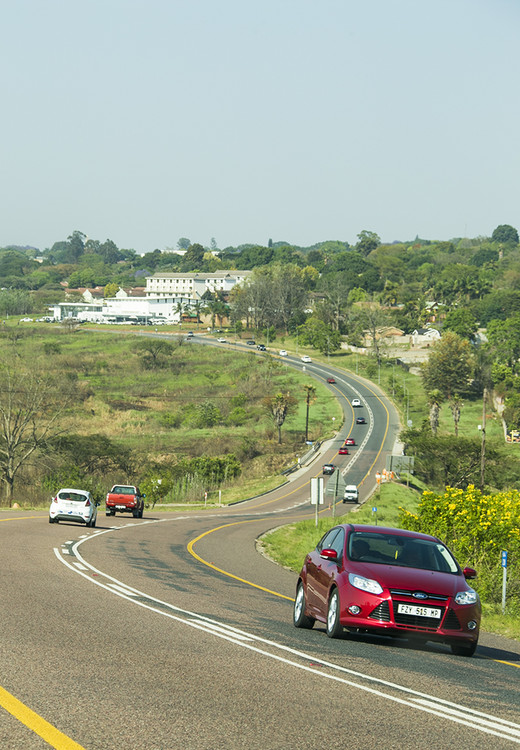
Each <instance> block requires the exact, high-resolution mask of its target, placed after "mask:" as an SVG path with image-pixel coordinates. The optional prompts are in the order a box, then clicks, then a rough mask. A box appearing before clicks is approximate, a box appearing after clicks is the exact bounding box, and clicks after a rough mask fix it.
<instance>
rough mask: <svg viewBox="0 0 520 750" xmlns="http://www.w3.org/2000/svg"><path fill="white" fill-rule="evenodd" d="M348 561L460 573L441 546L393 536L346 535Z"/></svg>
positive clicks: (367, 533)
mask: <svg viewBox="0 0 520 750" xmlns="http://www.w3.org/2000/svg"><path fill="white" fill-rule="evenodd" d="M348 557H349V559H350V560H353V561H357V562H367V563H380V564H381V565H398V566H401V567H407V568H420V569H421V570H434V571H438V572H441V573H460V568H459V566H458V565H457V563H456V561H455V559H454V557H453V556H452V554H451V552H450V551H449V549H448V548H447V547H445V546H444V545H443V544H441V543H440V542H435V541H433V540H429V539H414V538H411V537H407V536H400V535H396V534H384V533H377V532H359V531H353V532H352V533H351V534H350V535H349V541H348Z"/></svg>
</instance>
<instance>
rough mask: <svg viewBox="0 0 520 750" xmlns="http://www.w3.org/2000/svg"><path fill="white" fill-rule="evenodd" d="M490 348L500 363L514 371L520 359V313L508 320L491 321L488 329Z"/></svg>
mask: <svg viewBox="0 0 520 750" xmlns="http://www.w3.org/2000/svg"><path fill="white" fill-rule="evenodd" d="M487 337H488V346H489V348H490V350H491V351H492V352H493V355H494V357H495V359H496V361H498V362H502V363H504V364H507V365H509V367H511V368H512V369H513V370H515V368H516V364H517V362H518V359H519V358H520V313H518V312H517V313H515V314H514V315H512V316H511V317H510V318H507V320H491V321H490V322H489V325H488V328H487Z"/></svg>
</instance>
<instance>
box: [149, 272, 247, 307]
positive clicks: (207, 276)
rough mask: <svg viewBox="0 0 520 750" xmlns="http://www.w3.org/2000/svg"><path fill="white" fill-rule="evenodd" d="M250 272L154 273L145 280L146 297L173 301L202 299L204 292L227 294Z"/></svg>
mask: <svg viewBox="0 0 520 750" xmlns="http://www.w3.org/2000/svg"><path fill="white" fill-rule="evenodd" d="M251 273H252V272H251V271H216V272H215V273H204V272H202V271H198V272H195V273H167V272H161V271H159V272H158V273H154V274H153V276H148V278H147V279H146V289H145V294H146V296H147V297H172V298H173V299H174V300H175V301H181V300H182V301H183V302H184V301H185V300H186V299H188V300H191V302H192V303H194V302H197V301H199V300H201V299H202V297H203V295H204V293H205V292H211V293H212V294H215V293H216V292H222V293H223V294H228V293H229V292H230V291H231V290H232V289H233V287H234V286H236V285H237V284H241V283H242V282H243V281H245V280H246V279H248V278H249V277H250V276H251Z"/></svg>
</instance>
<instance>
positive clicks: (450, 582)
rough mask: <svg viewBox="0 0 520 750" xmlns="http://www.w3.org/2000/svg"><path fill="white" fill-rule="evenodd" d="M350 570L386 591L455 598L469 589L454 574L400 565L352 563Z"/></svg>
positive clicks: (463, 580)
mask: <svg viewBox="0 0 520 750" xmlns="http://www.w3.org/2000/svg"><path fill="white" fill-rule="evenodd" d="M349 570H350V571H351V572H356V573H359V575H362V576H365V577H366V578H373V579H375V580H376V581H378V583H380V584H381V586H383V588H385V589H405V590H408V591H424V592H426V593H429V594H444V595H445V596H455V594H456V593H457V591H464V590H466V589H468V588H469V586H468V584H467V583H466V579H465V578H464V577H463V576H462V575H455V574H454V573H439V572H437V571H434V570H419V569H418V568H402V567H400V566H398V565H374V564H373V563H355V564H352V563H351V564H350V565H349Z"/></svg>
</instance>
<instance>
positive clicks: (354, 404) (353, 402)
mask: <svg viewBox="0 0 520 750" xmlns="http://www.w3.org/2000/svg"><path fill="white" fill-rule="evenodd" d="M352 406H361V401H360V400H359V399H358V398H353V399H352Z"/></svg>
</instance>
